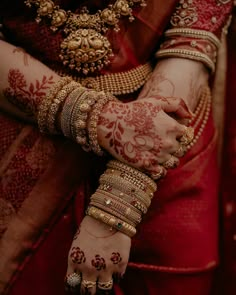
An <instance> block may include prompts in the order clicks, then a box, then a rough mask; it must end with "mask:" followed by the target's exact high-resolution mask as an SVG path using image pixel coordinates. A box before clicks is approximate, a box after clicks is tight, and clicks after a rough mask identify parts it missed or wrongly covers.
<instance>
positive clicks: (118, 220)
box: [38, 77, 211, 237]
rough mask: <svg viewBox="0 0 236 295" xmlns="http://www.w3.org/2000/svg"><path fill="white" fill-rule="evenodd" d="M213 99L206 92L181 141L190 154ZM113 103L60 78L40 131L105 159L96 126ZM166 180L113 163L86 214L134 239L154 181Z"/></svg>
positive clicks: (42, 112) (47, 103)
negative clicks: (66, 138) (71, 142)
mask: <svg viewBox="0 0 236 295" xmlns="http://www.w3.org/2000/svg"><path fill="white" fill-rule="evenodd" d="M210 98H211V94H210V90H209V88H205V89H204V90H203V91H202V95H201V98H200V100H199V104H198V106H197V108H196V110H195V113H194V115H193V117H192V118H191V120H190V121H189V124H188V125H189V126H191V127H186V132H185V134H184V135H183V136H182V137H181V138H180V140H179V141H180V147H184V149H185V150H188V149H190V148H191V147H192V146H193V145H194V144H195V143H196V142H197V140H198V138H199V137H200V135H201V133H202V132H203V129H204V127H205V125H206V123H207V121H208V117H209V113H210V105H211V99H210ZM115 100H116V98H115V97H114V96H113V95H112V94H109V93H105V92H102V91H100V92H98V91H95V90H91V89H88V88H85V87H83V86H82V85H81V84H79V83H78V82H75V81H73V80H72V79H71V78H68V77H64V78H61V79H60V80H59V81H58V82H57V83H56V84H55V85H54V87H53V88H52V89H51V91H50V92H49V94H48V95H47V96H46V98H45V99H44V100H43V102H42V103H41V105H40V106H39V111H38V125H39V129H40V131H41V132H44V133H51V134H58V133H60V132H62V133H63V134H64V135H65V136H66V137H69V138H71V139H73V140H75V141H76V142H77V143H79V144H80V145H81V146H82V148H83V149H84V150H85V151H93V152H95V153H96V154H98V155H103V151H102V148H101V147H100V146H99V144H98V140H97V123H98V119H99V114H100V113H101V110H102V108H103V107H104V105H105V104H106V103H107V102H109V101H115ZM58 123H59V124H58ZM194 131H195V134H194ZM160 167H161V166H160ZM162 168H163V167H162ZM162 176H163V174H162V173H161V172H160V173H158V174H157V175H156V176H155V177H154V176H152V178H151V177H149V176H147V175H146V174H144V173H143V172H141V171H139V170H137V169H135V168H132V167H130V166H128V165H126V164H124V163H121V162H119V161H117V160H111V161H109V162H108V164H107V169H106V171H105V172H104V173H103V174H102V175H101V177H100V179H99V183H100V185H99V187H98V189H97V190H96V192H95V193H94V194H93V195H92V196H91V200H90V204H89V207H88V209H87V213H86V214H87V215H89V216H91V217H93V218H95V219H97V220H99V221H101V222H103V223H105V224H107V225H109V227H111V228H112V229H115V230H118V231H120V232H122V233H124V234H126V235H128V236H129V237H132V236H134V235H135V233H136V226H137V225H138V224H139V223H140V222H141V220H142V216H143V215H144V214H145V213H147V210H148V208H149V206H150V204H151V200H152V198H153V196H154V192H155V191H156V189H157V185H156V183H155V181H154V179H155V180H157V179H159V178H161V177H162Z"/></svg>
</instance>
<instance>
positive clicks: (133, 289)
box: [0, 0, 228, 295]
mask: <svg viewBox="0 0 236 295" xmlns="http://www.w3.org/2000/svg"><path fill="white" fill-rule="evenodd" d="M6 2H7V1H2V2H1V4H0V11H1V13H2V18H3V24H4V32H5V34H6V37H7V39H8V41H9V42H12V43H15V44H17V45H19V46H22V47H23V48H25V49H26V50H27V51H28V52H30V53H31V54H32V55H33V56H35V57H37V58H39V59H40V60H41V61H42V62H44V63H45V64H47V65H48V66H49V67H51V68H53V69H55V70H58V69H59V70H60V64H59V61H58V54H57V52H58V49H59V45H58V44H60V40H61V38H62V37H61V35H60V33H58V34H56V35H53V34H52V33H51V32H49V30H48V28H47V27H46V26H45V25H42V26H38V24H36V23H35V21H34V16H33V15H31V14H30V13H29V11H28V10H27V9H26V8H25V6H24V4H23V1H9V2H8V3H6ZM13 2H14V5H13ZM161 2H162V1H154V0H150V1H149V2H148V4H149V5H148V6H147V8H145V9H143V10H140V11H138V10H137V11H136V12H135V14H136V17H137V21H136V22H135V23H133V24H131V25H129V26H128V25H127V23H126V22H123V23H122V26H121V32H120V33H119V34H113V35H112V36H110V38H112V40H113V45H114V53H115V58H114V61H113V63H112V66H110V67H109V68H108V69H106V71H105V70H104V71H103V73H105V72H106V73H109V72H119V71H124V70H128V69H131V68H133V67H136V66H137V65H140V64H142V63H145V62H146V61H147V60H149V59H150V57H151V56H152V55H153V53H154V51H155V48H156V47H157V45H158V40H159V38H160V36H161V35H162V33H163V31H164V29H165V28H166V26H167V24H168V22H169V19H170V16H171V14H172V13H173V10H174V8H175V6H176V3H177V1H176V0H166V1H165V3H163V2H162V3H161ZM68 3H69V2H67V1H62V4H63V5H64V6H65V8H68V5H69V4H68ZM86 3H87V1H86ZM13 6H14V9H12V7H13ZM227 13H228V12H227ZM23 15H24V16H23ZM221 22H222V23H223V18H222V17H221ZM140 40H142V46H140ZM49 48H50V50H49ZM0 120H1V126H2V128H1V131H0V141H1V143H0V147H1V152H0V158H1V159H0V161H1V164H0V169H1V170H0V171H1V183H0V198H1V199H0V202H1V203H0V219H1V220H0V222H1V224H0V225H1V227H0V230H1V231H0V234H1V241H0V257H1V261H0V294H10V295H19V294H25V295H28V294H35V295H39V294H45V295H49V294H58V295H60V294H64V293H65V291H64V286H63V278H64V274H65V272H66V264H67V253H68V250H69V247H70V244H71V240H72V238H73V233H74V231H75V228H76V224H78V223H80V221H81V220H82V218H83V215H84V208H85V206H86V202H87V200H88V198H89V195H90V193H91V191H92V190H93V189H94V188H95V186H94V188H89V189H88V185H89V180H92V181H94V179H95V177H96V178H97V176H98V173H96V171H95V172H94V171H93V170H94V167H95V170H98V171H99V170H102V169H103V167H104V165H103V164H104V163H102V161H101V162H100V163H101V165H99V161H98V160H97V158H96V157H91V156H90V155H89V156H85V153H84V152H82V151H81V150H80V149H79V148H78V147H77V146H76V145H74V144H72V143H71V142H68V141H64V140H63V139H61V138H51V137H46V136H42V135H40V134H39V133H38V131H37V130H36V128H33V127H29V126H27V125H25V124H23V123H18V122H16V121H14V119H12V118H10V117H8V116H6V115H4V114H1V117H0ZM4 130H9V131H10V132H8V133H7V134H6V132H5V131H4ZM216 138H217V135H216V132H215V128H214V125H213V119H212V117H210V119H209V120H208V123H207V125H206V127H205V129H204V132H203V134H202V136H201V137H200V139H199V140H198V142H197V144H196V145H195V146H194V147H193V148H192V149H191V150H190V152H189V153H188V154H187V155H186V156H185V157H184V158H183V160H182V162H181V165H180V166H179V167H178V168H177V169H175V170H174V171H170V172H168V176H167V177H166V178H165V179H164V180H163V181H162V182H161V183H160V184H159V189H158V191H157V193H156V197H155V198H154V201H153V204H152V207H151V209H150V211H149V212H148V214H147V216H146V217H145V220H144V221H143V222H142V224H141V226H140V228H139V229H138V234H137V235H136V236H135V237H134V239H133V241H132V242H133V246H132V251H131V257H130V263H129V267H128V270H127V274H126V275H125V279H124V280H123V281H122V283H121V285H120V286H115V294H116V295H121V294H131V295H144V294H150V295H154V294H155V295H156V294H175V295H176V294H193V295H204V294H209V293H210V289H211V282H212V274H213V272H214V269H215V268H216V266H217V264H218V249H217V244H218V230H217V227H218V199H217V191H218V167H217V161H216V152H217V148H216V145H217V140H216ZM62 158H63V165H62V163H61V159H62ZM59 159H60V160H59ZM85 163H86V165H85ZM100 166H101V167H100ZM84 167H87V168H88V169H86V170H87V171H85V169H84ZM95 175H96V176H95Z"/></svg>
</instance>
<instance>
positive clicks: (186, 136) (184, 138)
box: [179, 127, 194, 145]
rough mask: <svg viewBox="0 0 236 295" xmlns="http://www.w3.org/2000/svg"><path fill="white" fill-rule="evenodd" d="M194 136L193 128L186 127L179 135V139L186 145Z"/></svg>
mask: <svg viewBox="0 0 236 295" xmlns="http://www.w3.org/2000/svg"><path fill="white" fill-rule="evenodd" d="M193 138H194V129H193V128H192V127H186V129H185V132H184V134H183V135H182V136H181V137H180V139H179V141H180V143H181V144H183V145H188V144H189V143H190V142H191V141H192V140H193Z"/></svg>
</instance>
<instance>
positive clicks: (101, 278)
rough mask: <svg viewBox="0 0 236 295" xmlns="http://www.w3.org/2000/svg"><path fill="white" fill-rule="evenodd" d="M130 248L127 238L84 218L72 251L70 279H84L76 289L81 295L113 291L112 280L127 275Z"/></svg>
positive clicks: (69, 267)
mask: <svg viewBox="0 0 236 295" xmlns="http://www.w3.org/2000/svg"><path fill="white" fill-rule="evenodd" d="M130 246H131V239H130V238H129V237H128V236H126V235H125V234H123V233H121V232H119V231H116V230H114V229H112V230H111V229H110V227H109V226H107V225H106V224H103V223H101V222H99V221H97V220H95V219H94V218H92V217H90V216H86V217H84V219H83V221H82V223H81V225H80V228H79V230H78V231H77V233H76V235H75V237H74V240H73V243H72V246H71V249H70V251H69V256H68V269H67V279H68V277H69V279H71V277H70V276H71V275H72V280H73V274H74V275H75V276H76V277H77V278H79V277H81V284H80V285H78V287H77V288H78V289H79V288H80V292H81V293H80V294H90V295H94V294H95V293H96V290H97V288H98V289H104V290H109V289H112V287H113V279H115V278H120V277H122V276H123V275H124V273H125V270H126V266H127V263H128V259H129V253H130ZM75 273H76V274H75ZM78 275H79V276H78ZM68 287H69V285H68ZM86 287H87V288H86ZM78 294H79V293H78Z"/></svg>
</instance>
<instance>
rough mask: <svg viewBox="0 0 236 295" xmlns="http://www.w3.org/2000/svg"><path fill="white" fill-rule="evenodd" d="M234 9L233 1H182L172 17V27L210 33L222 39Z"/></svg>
mask: <svg viewBox="0 0 236 295" xmlns="http://www.w3.org/2000/svg"><path fill="white" fill-rule="evenodd" d="M232 7H233V0H228V1H220V0H208V1H205V0H180V1H179V5H178V6H177V8H176V11H175V12H174V14H173V15H172V17H171V25H172V26H173V27H176V28H183V27H187V28H191V29H200V30H205V31H209V32H212V33H214V34H215V35H217V36H218V37H219V38H220V36H221V30H222V27H223V26H224V25H225V24H226V20H227V18H228V17H229V15H230V13H231V11H232Z"/></svg>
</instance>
